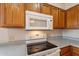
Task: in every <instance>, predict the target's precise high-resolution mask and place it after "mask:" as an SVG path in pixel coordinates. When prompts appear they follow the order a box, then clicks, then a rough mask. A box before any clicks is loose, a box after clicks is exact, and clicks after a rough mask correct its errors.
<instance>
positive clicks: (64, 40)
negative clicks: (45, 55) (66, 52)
mask: <svg viewBox="0 0 79 59" xmlns="http://www.w3.org/2000/svg"><path fill="white" fill-rule="evenodd" d="M74 39H75V40H74ZM78 40H79V38H70V37H50V38H48V41H49V42H50V43H52V44H55V45H57V46H58V47H59V48H62V47H65V46H68V45H72V46H75V47H79V41H78Z"/></svg>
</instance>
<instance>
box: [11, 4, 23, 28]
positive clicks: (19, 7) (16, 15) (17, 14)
mask: <svg viewBox="0 0 79 59" xmlns="http://www.w3.org/2000/svg"><path fill="white" fill-rule="evenodd" d="M12 8H13V9H12V10H13V14H12V17H13V25H14V27H24V4H19V3H16V4H12Z"/></svg>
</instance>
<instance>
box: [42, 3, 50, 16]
mask: <svg viewBox="0 0 79 59" xmlns="http://www.w3.org/2000/svg"><path fill="white" fill-rule="evenodd" d="M50 9H51V7H50V6H49V5H48V4H41V13H44V14H48V15H50V13H51V11H50Z"/></svg>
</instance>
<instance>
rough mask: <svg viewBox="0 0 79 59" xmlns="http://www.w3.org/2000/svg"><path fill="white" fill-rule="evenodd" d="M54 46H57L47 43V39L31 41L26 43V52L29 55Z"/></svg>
mask: <svg viewBox="0 0 79 59" xmlns="http://www.w3.org/2000/svg"><path fill="white" fill-rule="evenodd" d="M55 47H57V46H56V45H54V44H51V43H49V42H48V41H44V42H38V43H32V44H28V45H27V52H28V55H30V54H34V53H37V52H41V51H45V50H48V49H51V48H55Z"/></svg>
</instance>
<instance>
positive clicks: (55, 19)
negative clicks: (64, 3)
mask: <svg viewBox="0 0 79 59" xmlns="http://www.w3.org/2000/svg"><path fill="white" fill-rule="evenodd" d="M51 15H52V16H53V28H54V29H56V28H58V27H59V25H58V8H55V7H51Z"/></svg>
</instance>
